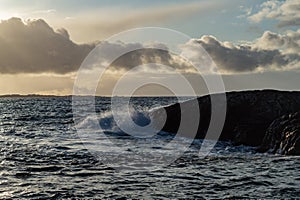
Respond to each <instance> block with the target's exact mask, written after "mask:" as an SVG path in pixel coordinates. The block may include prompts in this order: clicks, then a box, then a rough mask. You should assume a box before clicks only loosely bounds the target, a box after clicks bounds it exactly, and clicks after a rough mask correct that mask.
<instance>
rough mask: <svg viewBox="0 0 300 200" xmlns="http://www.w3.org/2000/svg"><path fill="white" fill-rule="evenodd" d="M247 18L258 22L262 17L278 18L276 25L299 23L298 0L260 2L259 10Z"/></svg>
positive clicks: (299, 9)
mask: <svg viewBox="0 0 300 200" xmlns="http://www.w3.org/2000/svg"><path fill="white" fill-rule="evenodd" d="M248 19H249V20H250V21H252V22H255V23H258V22H261V21H262V20H264V19H275V20H278V22H279V23H278V27H285V26H299V25H300V1H299V0H285V1H279V0H275V1H274V0H272V1H267V2H264V3H262V4H261V6H260V10H259V11H258V12H257V13H255V14H253V15H251V16H249V17H248Z"/></svg>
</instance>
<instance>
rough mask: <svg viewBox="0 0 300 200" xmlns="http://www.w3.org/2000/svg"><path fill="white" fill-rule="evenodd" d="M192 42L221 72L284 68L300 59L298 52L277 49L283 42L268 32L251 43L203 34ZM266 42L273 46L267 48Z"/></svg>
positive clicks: (282, 45)
mask: <svg viewBox="0 0 300 200" xmlns="http://www.w3.org/2000/svg"><path fill="white" fill-rule="evenodd" d="M272 40H273V42H270V41H272ZM274 40H275V41H274ZM194 42H197V43H199V44H201V45H202V47H203V48H204V49H205V50H206V51H207V52H208V54H209V55H210V56H211V57H212V59H213V60H214V62H215V63H216V64H217V65H218V67H219V69H220V70H221V71H222V72H251V71H259V70H261V71H267V70H284V69H286V68H289V67H292V66H291V65H293V64H294V63H295V62H296V63H297V62H299V61H300V56H299V55H298V54H296V53H286V52H284V50H278V49H279V48H282V47H284V42H283V41H280V38H279V37H277V36H276V35H269V33H266V34H264V35H263V36H262V38H260V39H259V40H258V41H257V43H251V44H241V45H234V44H232V43H229V42H221V41H218V40H217V39H216V38H215V37H213V36H203V37H202V38H201V39H198V40H194ZM268 43H271V44H273V45H274V46H273V48H269V47H270V46H268ZM276 44H277V45H276Z"/></svg>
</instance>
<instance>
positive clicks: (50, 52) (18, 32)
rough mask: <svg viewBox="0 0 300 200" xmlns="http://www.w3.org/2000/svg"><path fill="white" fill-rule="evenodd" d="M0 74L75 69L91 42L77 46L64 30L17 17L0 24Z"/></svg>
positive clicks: (91, 47) (42, 22)
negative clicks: (55, 29) (56, 29)
mask: <svg viewBox="0 0 300 200" xmlns="http://www.w3.org/2000/svg"><path fill="white" fill-rule="evenodd" d="M0 47H1V48H0V73H4V74H16V73H42V72H52V73H58V74H65V73H69V72H73V71H75V70H77V69H78V67H79V66H80V64H81V62H82V61H83V59H84V58H85V57H86V55H87V54H88V53H89V52H90V51H91V50H92V49H93V48H94V45H87V44H84V45H78V44H75V43H73V42H72V41H71V40H70V39H69V34H68V32H67V31H66V30H65V29H59V30H58V31H54V30H53V29H52V28H51V27H50V26H49V25H48V24H47V23H46V22H45V21H43V20H41V19H39V20H28V21H26V22H25V23H24V22H23V21H22V20H21V19H19V18H11V19H8V20H3V21H1V23H0Z"/></svg>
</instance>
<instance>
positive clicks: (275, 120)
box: [152, 90, 300, 155]
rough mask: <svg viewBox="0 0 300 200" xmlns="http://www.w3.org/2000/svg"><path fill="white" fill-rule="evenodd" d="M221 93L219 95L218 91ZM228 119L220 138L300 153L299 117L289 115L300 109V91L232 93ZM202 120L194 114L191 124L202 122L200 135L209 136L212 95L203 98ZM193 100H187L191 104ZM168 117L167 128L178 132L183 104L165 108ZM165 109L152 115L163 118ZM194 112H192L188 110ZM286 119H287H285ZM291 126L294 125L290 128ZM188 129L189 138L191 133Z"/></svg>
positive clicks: (275, 150)
mask: <svg viewBox="0 0 300 200" xmlns="http://www.w3.org/2000/svg"><path fill="white" fill-rule="evenodd" d="M214 95H218V94H214ZM226 98H227V112H226V120H225V124H224V127H223V130H222V133H221V135H220V138H219V140H226V141H232V143H233V144H235V145H241V144H242V145H248V146H256V147H260V146H261V148H259V150H260V151H268V150H269V149H273V148H274V151H272V152H280V153H282V154H294V155H295V154H299V139H297V138H298V137H297V136H299V133H298V132H297V131H296V132H295V130H298V128H299V120H296V118H292V117H290V118H289V117H288V116H294V115H295V116H298V114H294V115H290V114H291V113H295V112H298V111H300V92H287V91H276V90H261V91H241V92H228V93H226ZM197 100H198V103H199V109H200V120H194V121H193V118H192V117H191V118H190V119H189V120H190V121H191V123H198V124H199V127H198V130H197V135H196V138H199V139H203V138H204V137H205V135H206V132H207V129H208V126H209V123H210V118H211V101H210V96H203V97H199V98H198V99H197ZM189 103H190V102H189V101H187V102H183V103H182V104H185V106H184V107H188V104H189ZM164 109H165V111H166V113H167V120H166V123H165V124H164V127H163V129H162V130H163V131H166V132H171V133H177V131H178V128H179V124H180V120H181V112H185V111H184V110H183V111H181V110H180V104H178V103H177V104H174V105H171V106H167V107H165V108H164ZM161 112H162V110H160V109H159V110H156V111H154V112H153V113H152V114H153V115H154V119H157V120H159V119H160V116H161ZM188 112H190V113H192V111H190V110H189V111H188ZM282 120H283V121H282ZM281 124H282V125H281ZM286 127H290V128H286ZM188 132H189V131H187V135H186V136H187V137H188V136H189V135H188V134H189V133H188Z"/></svg>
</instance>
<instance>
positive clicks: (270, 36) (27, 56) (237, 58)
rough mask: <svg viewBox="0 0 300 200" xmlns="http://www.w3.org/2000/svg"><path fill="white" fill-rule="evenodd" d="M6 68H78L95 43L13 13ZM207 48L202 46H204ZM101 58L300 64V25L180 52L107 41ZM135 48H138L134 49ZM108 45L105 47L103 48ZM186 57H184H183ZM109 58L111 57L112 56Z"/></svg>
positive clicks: (5, 27) (114, 66) (1, 39)
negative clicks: (77, 40)
mask: <svg viewBox="0 0 300 200" xmlns="http://www.w3.org/2000/svg"><path fill="white" fill-rule="evenodd" d="M0 45H1V48H0V73H2V74H19V73H29V74H34V73H35V74H39V73H54V74H67V73H71V72H76V71H77V70H78V68H79V66H80V64H81V62H82V61H83V59H84V58H85V57H86V56H87V55H88V53H89V52H90V51H91V50H92V49H93V48H94V47H95V44H81V45H78V44H76V43H74V42H72V41H71V40H70V36H69V33H68V31H67V30H65V29H63V28H61V29H58V30H56V31H54V30H53V29H52V28H51V27H50V26H49V25H48V24H47V23H46V22H45V21H43V20H28V21H26V22H25V23H24V22H23V21H22V20H21V19H18V18H12V19H9V20H5V21H2V22H1V23H0ZM200 45H201V46H202V47H203V48H204V49H205V50H206V51H204V50H203V48H199V46H200ZM101 48H102V51H101V52H102V53H101V55H100V57H97V59H100V60H101V59H102V60H101V61H105V60H109V58H114V57H115V56H116V55H122V54H120V52H128V53H126V54H124V55H122V56H120V57H119V58H118V59H116V60H114V61H113V63H111V67H110V71H111V72H113V73H115V72H121V73H123V72H125V71H128V70H130V69H132V68H133V67H136V66H139V65H143V64H149V63H157V64H162V65H167V66H172V67H173V68H175V69H176V70H177V72H180V73H195V68H194V67H193V66H192V65H191V63H188V62H186V60H184V58H185V59H188V60H190V61H192V62H193V63H194V64H197V65H198V66H200V68H201V70H202V71H201V72H203V73H205V72H208V73H213V72H215V71H214V69H212V68H211V67H212V66H211V63H210V61H209V59H207V56H208V55H207V53H208V54H209V56H211V58H212V59H213V61H214V62H215V63H216V64H217V65H218V67H219V71H220V72H222V73H241V72H257V71H272V70H290V69H295V68H299V67H300V66H299V63H300V29H299V30H298V31H287V32H286V34H284V35H283V34H276V33H273V32H270V31H266V32H265V33H264V34H263V35H262V36H261V37H260V38H258V39H256V40H254V41H251V42H243V43H241V44H233V43H230V42H226V41H225V42H223V41H219V40H218V39H217V38H215V37H214V36H210V35H207V36H203V37H201V38H200V39H191V40H190V41H189V42H187V43H186V44H182V46H180V47H179V48H180V49H181V54H180V55H175V54H172V53H171V52H170V51H169V50H168V47H167V46H166V45H165V44H160V43H151V44H150V43H147V44H141V43H123V42H121V41H119V42H116V43H110V42H105V41H103V42H102V43H101ZM131 49H136V50H135V51H131ZM103 50H104V51H103ZM181 56H183V57H184V58H183V57H181ZM107 58H108V59H107ZM143 70H145V71H146V72H151V71H152V72H155V73H160V72H166V73H170V72H169V71H165V69H164V68H163V67H162V66H161V65H151V68H149V65H148V68H147V67H145V68H143Z"/></svg>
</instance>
